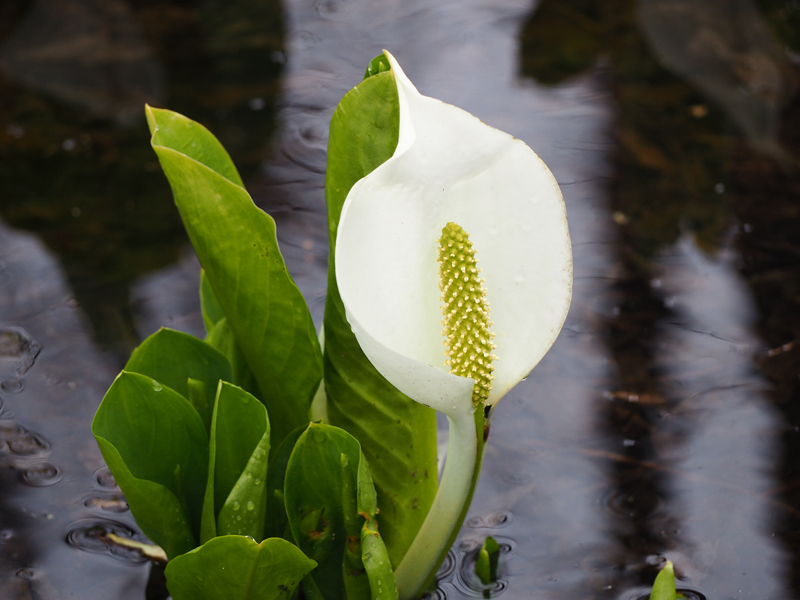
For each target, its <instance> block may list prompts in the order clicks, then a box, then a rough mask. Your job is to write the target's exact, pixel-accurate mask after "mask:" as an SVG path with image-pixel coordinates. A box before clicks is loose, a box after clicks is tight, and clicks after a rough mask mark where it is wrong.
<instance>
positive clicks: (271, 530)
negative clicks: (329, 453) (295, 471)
mask: <svg viewBox="0 0 800 600" xmlns="http://www.w3.org/2000/svg"><path fill="white" fill-rule="evenodd" d="M306 429H307V426H303V427H298V428H297V429H295V430H294V431H293V432H291V433H290V434H289V435H287V436H286V437H285V438H284V440H283V443H282V444H281V446H280V448H278V449H277V450H276V451H274V452H273V453H272V458H271V462H270V463H269V469H268V471H267V515H266V521H265V523H264V537H265V538H270V537H283V534H284V532H285V531H286V526H287V525H288V524H289V520H288V517H287V516H286V505H285V504H284V498H283V488H284V482H285V480H286V467H287V465H288V464H289V457H290V456H291V455H292V451H293V450H294V447H295V444H297V440H298V439H299V438H300V436H301V435H302V434H303V432H304V431H305V430H306Z"/></svg>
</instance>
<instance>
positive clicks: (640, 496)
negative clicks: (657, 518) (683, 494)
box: [601, 490, 662, 519]
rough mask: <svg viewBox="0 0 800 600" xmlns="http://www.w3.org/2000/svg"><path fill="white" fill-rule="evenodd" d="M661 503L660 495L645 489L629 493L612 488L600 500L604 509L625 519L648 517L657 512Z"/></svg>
mask: <svg viewBox="0 0 800 600" xmlns="http://www.w3.org/2000/svg"><path fill="white" fill-rule="evenodd" d="M661 504H662V503H661V498H660V496H658V494H656V493H654V492H650V491H647V490H639V491H637V492H636V493H629V494H626V493H622V492H620V491H618V490H614V491H611V492H610V493H608V494H606V496H605V497H604V498H603V499H602V500H601V505H602V506H603V507H604V508H605V509H606V510H608V511H609V512H611V513H613V514H615V515H617V516H620V517H625V518H626V519H635V518H642V517H649V516H651V515H653V514H655V513H656V512H658V510H659V509H660V508H661Z"/></svg>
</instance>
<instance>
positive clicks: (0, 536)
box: [0, 529, 14, 544]
mask: <svg viewBox="0 0 800 600" xmlns="http://www.w3.org/2000/svg"><path fill="white" fill-rule="evenodd" d="M13 537H14V532H13V531H12V530H11V529H0V544H4V543H6V542H8V541H9V540H11V538H13Z"/></svg>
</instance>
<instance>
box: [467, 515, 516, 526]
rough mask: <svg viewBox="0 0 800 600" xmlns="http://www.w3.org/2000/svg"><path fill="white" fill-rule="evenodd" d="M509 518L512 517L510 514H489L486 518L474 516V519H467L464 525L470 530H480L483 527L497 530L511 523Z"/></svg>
mask: <svg viewBox="0 0 800 600" xmlns="http://www.w3.org/2000/svg"><path fill="white" fill-rule="evenodd" d="M511 517H512V515H511V513H510V512H502V513H497V514H491V515H488V516H486V517H481V516H479V515H475V516H474V517H470V518H469V519H467V521H466V525H467V527H470V528H471V529H482V528H484V527H486V528H490V529H499V528H501V527H505V526H506V525H508V524H509V523H510V522H511Z"/></svg>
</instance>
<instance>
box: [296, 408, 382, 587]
mask: <svg viewBox="0 0 800 600" xmlns="http://www.w3.org/2000/svg"><path fill="white" fill-rule="evenodd" d="M342 455H344V456H345V458H346V461H343V459H342ZM362 462H365V459H364V457H363V454H362V452H361V448H360V447H359V444H358V441H356V439H355V438H354V437H353V436H351V435H350V434H348V433H347V432H345V431H343V430H341V429H339V428H338V427H332V426H330V425H322V424H317V423H312V424H311V425H309V426H308V429H307V430H306V431H305V432H304V433H303V434H302V435H301V436H300V438H299V439H298V440H297V444H296V445H295V447H294V451H293V452H292V455H291V457H290V458H289V464H288V466H287V469H286V481H285V489H284V498H285V502H286V513H287V515H288V517H289V526H290V528H291V532H292V535H293V537H294V539H295V541H296V542H297V545H298V546H299V547H300V549H301V550H303V552H305V554H306V556H308V557H310V558H313V559H314V560H315V561H317V562H318V563H319V566H318V567H317V568H316V569H315V570H314V572H313V573H312V574H311V578H312V579H313V580H314V582H315V584H316V586H317V588H319V590H320V592H321V593H322V595H323V596H324V597H325V599H326V600H344V598H348V600H361V598H364V597H366V596H365V595H357V596H356V597H349V596H347V595H346V593H345V584H344V580H343V573H342V571H343V565H344V564H345V563H344V558H345V547H346V545H347V544H348V537H347V529H348V527H347V523H346V521H347V520H352V519H358V521H359V522H362V521H363V517H360V516H358V514H353V509H355V508H356V506H357V509H358V510H360V509H362V508H363V509H365V512H366V513H367V514H374V513H375V510H376V507H375V506H374V504H373V505H372V506H364V504H363V503H364V501H365V500H366V501H367V502H368V499H369V497H370V495H369V494H368V493H366V492H365V493H357V490H356V488H357V486H358V479H359V471H360V469H359V466H360V464H361V463H362ZM343 464H346V465H347V469H349V475H350V477H349V478H348V480H349V483H348V481H347V480H345V479H344V478H343V477H342V472H343ZM361 479H362V480H363V475H362V477H361ZM362 485H364V486H366V485H368V482H363V483H362ZM348 488H349V490H350V494H351V495H352V496H351V497H350V498H349V499H346V500H345V501H343V489H348ZM372 497H373V498H374V496H372ZM345 505H346V506H345ZM345 509H347V510H348V512H347V515H346V516H345ZM359 542H360V540H358V539H357V538H356V540H355V543H356V546H357V545H358V544H359ZM359 577H363V578H366V573H364V572H363V571H361V572H359V573H350V574H349V575H348V578H349V580H350V581H349V582H348V587H347V589H348V590H362V592H363V591H364V590H366V589H368V588H367V587H365V586H362V585H358V583H357V581H356V580H357V579H358V578H359ZM364 593H365V592H364Z"/></svg>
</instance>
